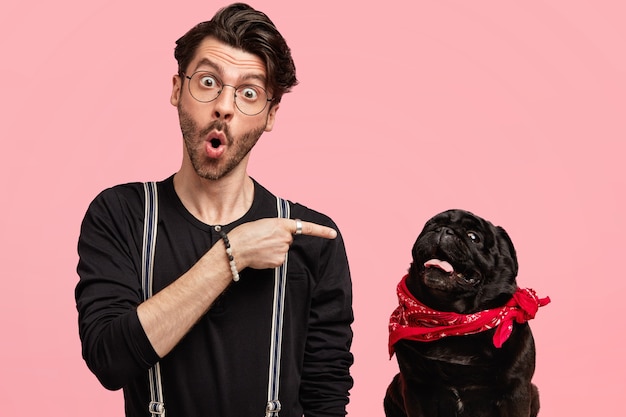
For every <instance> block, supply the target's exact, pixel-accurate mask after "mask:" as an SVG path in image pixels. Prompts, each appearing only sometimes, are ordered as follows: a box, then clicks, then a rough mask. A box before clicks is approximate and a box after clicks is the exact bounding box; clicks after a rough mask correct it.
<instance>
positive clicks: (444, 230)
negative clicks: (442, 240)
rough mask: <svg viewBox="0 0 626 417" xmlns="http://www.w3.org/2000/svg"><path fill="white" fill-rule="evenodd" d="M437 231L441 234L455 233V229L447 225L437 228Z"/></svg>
mask: <svg viewBox="0 0 626 417" xmlns="http://www.w3.org/2000/svg"><path fill="white" fill-rule="evenodd" d="M437 233H439V234H440V235H453V234H454V230H452V229H450V228H449V227H446V226H441V227H438V228H437Z"/></svg>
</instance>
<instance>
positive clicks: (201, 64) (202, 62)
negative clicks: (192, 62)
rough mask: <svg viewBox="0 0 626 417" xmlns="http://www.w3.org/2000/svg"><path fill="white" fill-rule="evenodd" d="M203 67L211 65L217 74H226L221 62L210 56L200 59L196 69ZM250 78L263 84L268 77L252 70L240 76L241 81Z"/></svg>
mask: <svg viewBox="0 0 626 417" xmlns="http://www.w3.org/2000/svg"><path fill="white" fill-rule="evenodd" d="M201 67H211V69H212V70H213V71H215V72H217V74H216V75H218V76H221V75H222V74H224V69H223V67H222V66H221V65H220V64H218V63H217V62H213V61H211V60H210V59H209V58H206V57H205V58H202V59H201V60H200V61H198V63H197V64H196V68H195V70H194V71H198V70H199V68H201ZM249 80H258V81H259V82H261V83H262V84H263V85H266V84H267V78H266V77H265V75H263V74H261V73H257V72H250V73H247V74H244V75H242V76H241V77H240V78H239V81H240V82H243V81H249Z"/></svg>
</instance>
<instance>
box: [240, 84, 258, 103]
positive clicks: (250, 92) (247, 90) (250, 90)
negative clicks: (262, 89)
mask: <svg viewBox="0 0 626 417" xmlns="http://www.w3.org/2000/svg"><path fill="white" fill-rule="evenodd" d="M239 94H241V98H244V99H246V100H248V101H255V100H256V99H257V98H259V93H258V91H256V89H255V88H254V87H243V88H242V89H241V90H240V93H239Z"/></svg>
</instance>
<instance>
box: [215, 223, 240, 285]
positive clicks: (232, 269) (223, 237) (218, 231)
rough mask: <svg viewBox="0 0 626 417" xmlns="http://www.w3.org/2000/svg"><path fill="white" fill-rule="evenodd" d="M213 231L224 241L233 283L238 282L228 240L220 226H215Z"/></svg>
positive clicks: (237, 274)
mask: <svg viewBox="0 0 626 417" xmlns="http://www.w3.org/2000/svg"><path fill="white" fill-rule="evenodd" d="M214 229H215V231H216V232H217V233H219V234H220V236H221V237H222V240H223V241H224V246H226V255H228V263H229V264H230V272H232V274H233V281H235V282H237V281H239V272H237V264H236V263H235V257H234V256H233V250H232V248H231V247H230V241H229V240H228V236H227V235H226V232H224V231H223V230H222V226H215V227H214Z"/></svg>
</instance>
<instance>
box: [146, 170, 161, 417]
mask: <svg viewBox="0 0 626 417" xmlns="http://www.w3.org/2000/svg"><path fill="white" fill-rule="evenodd" d="M143 188H144V193H145V197H146V205H145V213H144V215H145V217H144V222H143V251H142V254H141V287H142V289H143V299H144V300H147V299H148V298H150V297H152V267H153V266H154V250H155V248H156V234H157V220H158V218H159V204H158V198H157V187H156V183H155V182H146V183H144V184H143ZM148 378H149V379H150V405H149V406H148V408H149V410H150V415H152V416H157V415H158V416H162V417H165V403H164V402H163V388H162V386H161V366H160V365H159V363H158V362H157V363H156V364H155V365H154V366H153V367H152V368H150V369H149V370H148Z"/></svg>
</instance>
